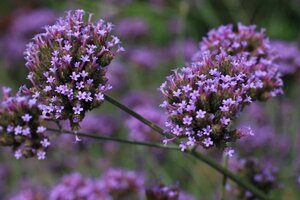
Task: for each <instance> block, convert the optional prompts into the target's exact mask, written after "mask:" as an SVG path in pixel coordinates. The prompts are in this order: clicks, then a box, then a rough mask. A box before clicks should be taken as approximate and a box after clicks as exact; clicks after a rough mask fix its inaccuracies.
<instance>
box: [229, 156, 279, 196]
mask: <svg viewBox="0 0 300 200" xmlns="http://www.w3.org/2000/svg"><path fill="white" fill-rule="evenodd" d="M262 163H263V164H262ZM234 168H236V171H237V173H238V174H239V175H240V176H241V177H243V178H244V179H246V180H248V181H249V182H251V183H252V184H253V185H255V186H256V187H257V188H259V189H260V190H261V191H263V192H265V193H269V192H270V191H271V190H272V189H275V188H277V187H278V186H279V183H278V168H277V167H274V166H273V165H271V164H270V163H268V162H259V161H258V160H257V159H255V158H247V159H243V160H240V161H238V163H237V166H234ZM227 189H228V190H229V192H231V193H232V194H234V195H236V196H238V197H239V199H241V200H254V199H257V198H256V197H255V196H254V195H253V194H252V193H251V192H250V191H248V190H245V189H243V188H234V187H231V186H229V187H228V188H227Z"/></svg>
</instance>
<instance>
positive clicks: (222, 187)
mask: <svg viewBox="0 0 300 200" xmlns="http://www.w3.org/2000/svg"><path fill="white" fill-rule="evenodd" d="M223 165H224V167H225V168H226V169H227V167H228V156H227V155H225V154H224V155H223ZM226 182H227V176H226V175H223V180H222V186H221V200H225V196H226Z"/></svg>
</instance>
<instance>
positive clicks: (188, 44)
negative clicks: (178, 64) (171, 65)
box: [169, 39, 198, 61]
mask: <svg viewBox="0 0 300 200" xmlns="http://www.w3.org/2000/svg"><path fill="white" fill-rule="evenodd" d="M197 50H198V47H197V43H196V42H195V41H194V40H192V39H186V40H184V41H180V42H177V41H175V42H173V43H172V44H171V45H170V46H169V54H170V55H169V56H170V59H172V60H176V58H178V57H180V56H181V57H183V59H184V60H187V61H190V60H191V59H192V57H193V55H194V54H195V53H196V52H197Z"/></svg>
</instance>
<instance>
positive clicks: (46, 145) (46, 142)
mask: <svg viewBox="0 0 300 200" xmlns="http://www.w3.org/2000/svg"><path fill="white" fill-rule="evenodd" d="M41 144H42V146H43V147H48V146H50V144H51V143H50V142H49V140H48V139H46V138H45V139H44V140H42V141H41Z"/></svg>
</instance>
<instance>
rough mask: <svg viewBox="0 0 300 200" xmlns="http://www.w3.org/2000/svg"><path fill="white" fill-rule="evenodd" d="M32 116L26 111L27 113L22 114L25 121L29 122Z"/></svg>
mask: <svg viewBox="0 0 300 200" xmlns="http://www.w3.org/2000/svg"><path fill="white" fill-rule="evenodd" d="M31 118H32V116H31V115H29V114H28V113H26V114H25V115H23V116H22V119H23V121H24V122H29V121H30V119H31Z"/></svg>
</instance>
